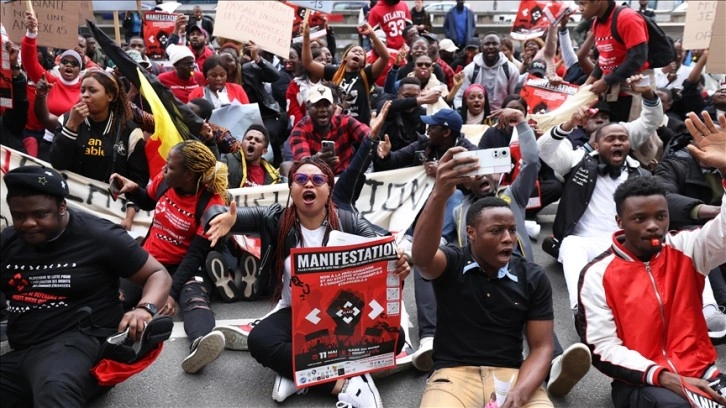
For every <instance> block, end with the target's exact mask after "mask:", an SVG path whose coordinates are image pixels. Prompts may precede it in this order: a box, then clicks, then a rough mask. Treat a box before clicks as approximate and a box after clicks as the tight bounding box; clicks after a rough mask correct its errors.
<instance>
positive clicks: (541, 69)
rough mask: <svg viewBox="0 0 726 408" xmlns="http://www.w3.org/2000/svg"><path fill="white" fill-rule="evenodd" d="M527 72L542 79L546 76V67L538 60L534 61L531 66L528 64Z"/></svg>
mask: <svg viewBox="0 0 726 408" xmlns="http://www.w3.org/2000/svg"><path fill="white" fill-rule="evenodd" d="M527 72H529V73H530V74H532V75H536V76H538V77H540V78H544V77H545V76H546V75H547V65H546V64H545V62H544V61H542V60H540V59H538V60H534V61H532V63H531V64H529V68H528V69H527Z"/></svg>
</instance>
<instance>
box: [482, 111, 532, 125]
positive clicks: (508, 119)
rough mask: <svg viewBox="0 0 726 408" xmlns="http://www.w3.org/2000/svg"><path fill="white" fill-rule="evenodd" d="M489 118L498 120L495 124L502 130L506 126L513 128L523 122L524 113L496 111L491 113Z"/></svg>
mask: <svg viewBox="0 0 726 408" xmlns="http://www.w3.org/2000/svg"><path fill="white" fill-rule="evenodd" d="M489 117H490V118H499V121H498V122H497V127H498V128H500V129H504V127H506V126H511V127H514V126H517V125H518V124H520V123H522V122H524V113H522V111H520V110H519V109H512V108H502V109H497V110H495V111H494V112H492V114H491V116H489Z"/></svg>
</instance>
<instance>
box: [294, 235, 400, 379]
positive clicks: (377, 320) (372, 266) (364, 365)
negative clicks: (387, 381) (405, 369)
mask: <svg viewBox="0 0 726 408" xmlns="http://www.w3.org/2000/svg"><path fill="white" fill-rule="evenodd" d="M334 233H337V231H333V232H332V233H331V238H330V242H329V245H334V244H332V242H333V235H334ZM343 235H347V234H343ZM356 238H360V237H356ZM397 257H398V254H397V251H396V244H395V241H394V239H393V237H387V238H381V239H374V240H372V241H367V242H364V243H357V244H351V245H345V246H327V247H322V248H293V249H292V250H291V252H290V258H291V264H292V274H291V275H292V279H291V285H290V286H291V288H292V324H293V330H292V332H293V340H292V346H293V364H294V376H295V383H296V385H297V386H298V387H308V386H310V385H314V384H319V383H324V382H329V381H333V380H335V379H339V378H347V377H351V376H356V375H361V374H363V373H367V372H371V371H378V370H382V369H386V368H391V367H393V366H394V365H395V353H396V351H395V346H396V341H397V340H398V333H399V329H400V323H401V283H400V280H399V278H398V276H396V275H395V274H394V273H393V272H394V271H395V262H396V259H397Z"/></svg>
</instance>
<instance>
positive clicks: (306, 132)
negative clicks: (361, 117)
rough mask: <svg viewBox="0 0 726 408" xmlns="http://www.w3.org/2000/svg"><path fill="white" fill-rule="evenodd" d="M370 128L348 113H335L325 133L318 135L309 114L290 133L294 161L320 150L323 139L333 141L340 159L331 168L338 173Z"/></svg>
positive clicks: (351, 158)
mask: <svg viewBox="0 0 726 408" xmlns="http://www.w3.org/2000/svg"><path fill="white" fill-rule="evenodd" d="M370 131H371V129H370V128H369V127H368V126H366V125H364V124H363V123H360V122H358V121H357V120H356V119H355V118H354V117H352V116H349V115H335V116H333V117H332V118H331V120H330V127H329V129H328V134H327V135H319V134H317V133H315V130H314V129H313V122H312V121H311V120H310V116H305V117H304V118H303V119H302V120H301V121H300V122H298V123H297V125H295V127H294V128H293V129H292V133H291V134H290V149H292V156H293V159H294V160H295V161H298V160H301V159H303V158H304V157H307V156H312V155H314V154H315V153H317V152H319V151H321V150H322V141H323V140H332V141H333V142H335V154H336V155H337V156H338V158H339V159H340V161H339V162H338V164H337V165H336V166H335V168H333V173H335V175H336V176H337V175H339V174H340V173H342V172H343V170H345V168H346V167H348V165H349V164H350V161H351V160H353V154H354V153H355V149H357V148H358V146H360V142H361V140H363V137H365V136H366V135H368V134H369V133H370Z"/></svg>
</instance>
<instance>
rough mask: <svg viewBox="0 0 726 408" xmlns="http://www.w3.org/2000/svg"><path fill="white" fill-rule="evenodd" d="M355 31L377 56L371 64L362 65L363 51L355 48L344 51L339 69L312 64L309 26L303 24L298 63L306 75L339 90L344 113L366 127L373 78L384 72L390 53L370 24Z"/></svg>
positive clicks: (356, 46) (364, 61)
mask: <svg viewBox="0 0 726 408" xmlns="http://www.w3.org/2000/svg"><path fill="white" fill-rule="evenodd" d="M358 32H359V33H360V34H361V35H363V36H366V37H368V38H369V39H370V40H371V43H372V44H373V48H374V49H375V51H376V54H378V59H377V60H376V61H375V62H374V63H373V64H371V65H366V52H365V50H364V49H363V47H361V46H358V45H352V46H349V47H348V48H346V50H345V52H344V53H343V58H342V61H343V62H342V64H340V66H335V65H325V64H321V63H320V62H316V61H315V60H314V59H313V54H312V50H311V49H310V27H309V26H308V25H307V24H305V25H303V50H302V61H303V66H304V67H305V69H307V70H308V72H309V73H312V74H313V75H315V76H317V77H321V78H323V79H325V80H328V81H332V82H333V84H335V85H336V86H338V87H339V90H340V95H341V99H342V100H343V111H344V112H346V113H348V114H349V115H351V116H353V117H355V118H356V119H358V121H359V122H361V123H364V124H366V125H368V124H370V122H371V106H370V93H371V90H372V87H373V84H374V83H375V82H376V79H378V77H379V76H381V75H382V74H383V72H384V71H385V69H386V66H387V64H388V60H389V58H390V54H389V53H388V48H386V45H385V44H383V42H381V40H380V39H379V38H378V37H377V36H376V35H375V34H374V33H373V29H372V28H371V26H370V25H368V24H364V25H362V26H360V27H358Z"/></svg>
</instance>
